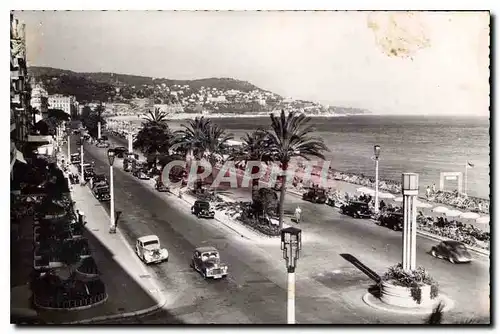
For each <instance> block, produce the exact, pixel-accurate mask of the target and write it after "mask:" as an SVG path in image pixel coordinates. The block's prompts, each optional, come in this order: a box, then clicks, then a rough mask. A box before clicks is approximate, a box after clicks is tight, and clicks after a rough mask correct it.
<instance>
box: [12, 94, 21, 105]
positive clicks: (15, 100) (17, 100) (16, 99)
mask: <svg viewBox="0 0 500 334" xmlns="http://www.w3.org/2000/svg"><path fill="white" fill-rule="evenodd" d="M10 103H14V104H21V94H19V93H16V94H15V95H14V97H13V98H11V100H10Z"/></svg>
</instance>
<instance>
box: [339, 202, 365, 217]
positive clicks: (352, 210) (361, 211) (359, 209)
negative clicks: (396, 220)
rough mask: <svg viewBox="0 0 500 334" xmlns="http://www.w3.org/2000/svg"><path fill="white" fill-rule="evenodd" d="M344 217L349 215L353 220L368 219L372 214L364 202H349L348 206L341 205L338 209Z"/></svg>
mask: <svg viewBox="0 0 500 334" xmlns="http://www.w3.org/2000/svg"><path fill="white" fill-rule="evenodd" d="M340 210H341V212H342V213H343V214H344V215H349V216H351V217H354V218H370V217H371V215H372V212H371V210H370V208H369V207H368V203H366V202H355V201H352V202H349V203H348V204H345V205H342V207H341V208H340Z"/></svg>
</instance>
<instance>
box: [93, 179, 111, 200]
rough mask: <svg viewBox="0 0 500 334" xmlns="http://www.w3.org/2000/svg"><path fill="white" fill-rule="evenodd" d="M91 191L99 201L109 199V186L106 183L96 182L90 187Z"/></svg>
mask: <svg viewBox="0 0 500 334" xmlns="http://www.w3.org/2000/svg"><path fill="white" fill-rule="evenodd" d="M92 193H93V194H94V196H95V198H97V199H98V200H99V201H100V202H105V201H109V200H110V199H111V196H110V193H109V186H108V185H106V184H100V183H99V184H97V185H95V186H94V187H93V188H92Z"/></svg>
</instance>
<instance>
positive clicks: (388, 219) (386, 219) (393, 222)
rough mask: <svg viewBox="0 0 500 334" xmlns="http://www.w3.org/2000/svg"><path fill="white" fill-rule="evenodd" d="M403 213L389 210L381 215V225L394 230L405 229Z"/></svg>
mask: <svg viewBox="0 0 500 334" xmlns="http://www.w3.org/2000/svg"><path fill="white" fill-rule="evenodd" d="M403 225H404V221H403V214H402V213H400V212H388V213H387V214H384V215H382V216H381V217H380V226H385V227H388V228H390V229H391V230H394V231H402V230H403Z"/></svg>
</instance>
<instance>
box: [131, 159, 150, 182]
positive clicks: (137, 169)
mask: <svg viewBox="0 0 500 334" xmlns="http://www.w3.org/2000/svg"><path fill="white" fill-rule="evenodd" d="M132 175H133V176H135V177H137V178H138V179H140V180H149V175H148V173H147V170H146V163H145V162H143V161H135V163H134V162H132Z"/></svg>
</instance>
